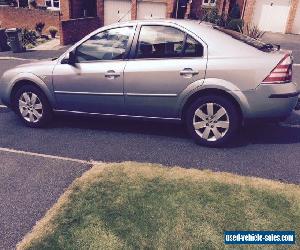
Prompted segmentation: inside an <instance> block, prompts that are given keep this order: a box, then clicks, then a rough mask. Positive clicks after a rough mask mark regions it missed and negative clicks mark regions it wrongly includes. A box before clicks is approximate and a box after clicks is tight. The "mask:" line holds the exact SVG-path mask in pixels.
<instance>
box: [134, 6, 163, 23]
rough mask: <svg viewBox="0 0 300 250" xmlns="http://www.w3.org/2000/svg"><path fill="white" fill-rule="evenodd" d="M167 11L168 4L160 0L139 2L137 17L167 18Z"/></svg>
mask: <svg viewBox="0 0 300 250" xmlns="http://www.w3.org/2000/svg"><path fill="white" fill-rule="evenodd" d="M166 13H167V4H166V3H159V2H138V4H137V18H138V19H151V18H165V17H166Z"/></svg>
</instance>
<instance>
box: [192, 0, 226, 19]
mask: <svg viewBox="0 0 300 250" xmlns="http://www.w3.org/2000/svg"><path fill="white" fill-rule="evenodd" d="M202 2H203V0H193V1H192V4H191V11H190V17H191V18H193V19H202V18H203V13H204V11H205V9H209V8H213V7H208V6H205V5H202ZM229 4H230V1H229V0H217V2H216V6H215V8H217V10H218V13H219V15H221V14H222V12H223V7H224V12H223V13H225V14H227V13H228V9H229Z"/></svg>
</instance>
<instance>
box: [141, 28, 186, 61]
mask: <svg viewBox="0 0 300 250" xmlns="http://www.w3.org/2000/svg"><path fill="white" fill-rule="evenodd" d="M184 39H185V34H184V32H182V31H180V30H178V29H176V28H173V27H168V26H154V25H153V26H150V25H147V26H142V27H141V31H140V35H139V40H138V45H137V54H136V58H173V57H179V56H181V54H182V50H183V45H184Z"/></svg>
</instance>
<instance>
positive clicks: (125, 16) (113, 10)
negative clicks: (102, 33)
mask: <svg viewBox="0 0 300 250" xmlns="http://www.w3.org/2000/svg"><path fill="white" fill-rule="evenodd" d="M121 18H122V20H121V21H128V20H130V19H131V1H128V0H104V25H109V24H112V23H116V22H118V21H119V20H120V19H121Z"/></svg>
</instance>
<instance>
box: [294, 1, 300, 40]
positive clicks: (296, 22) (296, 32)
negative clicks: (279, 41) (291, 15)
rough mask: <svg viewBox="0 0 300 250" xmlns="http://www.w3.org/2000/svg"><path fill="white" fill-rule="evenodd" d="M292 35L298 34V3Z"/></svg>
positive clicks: (299, 30) (299, 5)
mask: <svg viewBox="0 0 300 250" xmlns="http://www.w3.org/2000/svg"><path fill="white" fill-rule="evenodd" d="M292 33H294V34H300V2H299V3H298V7H297V11H296V15H295V19H294V24H293V29H292Z"/></svg>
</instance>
